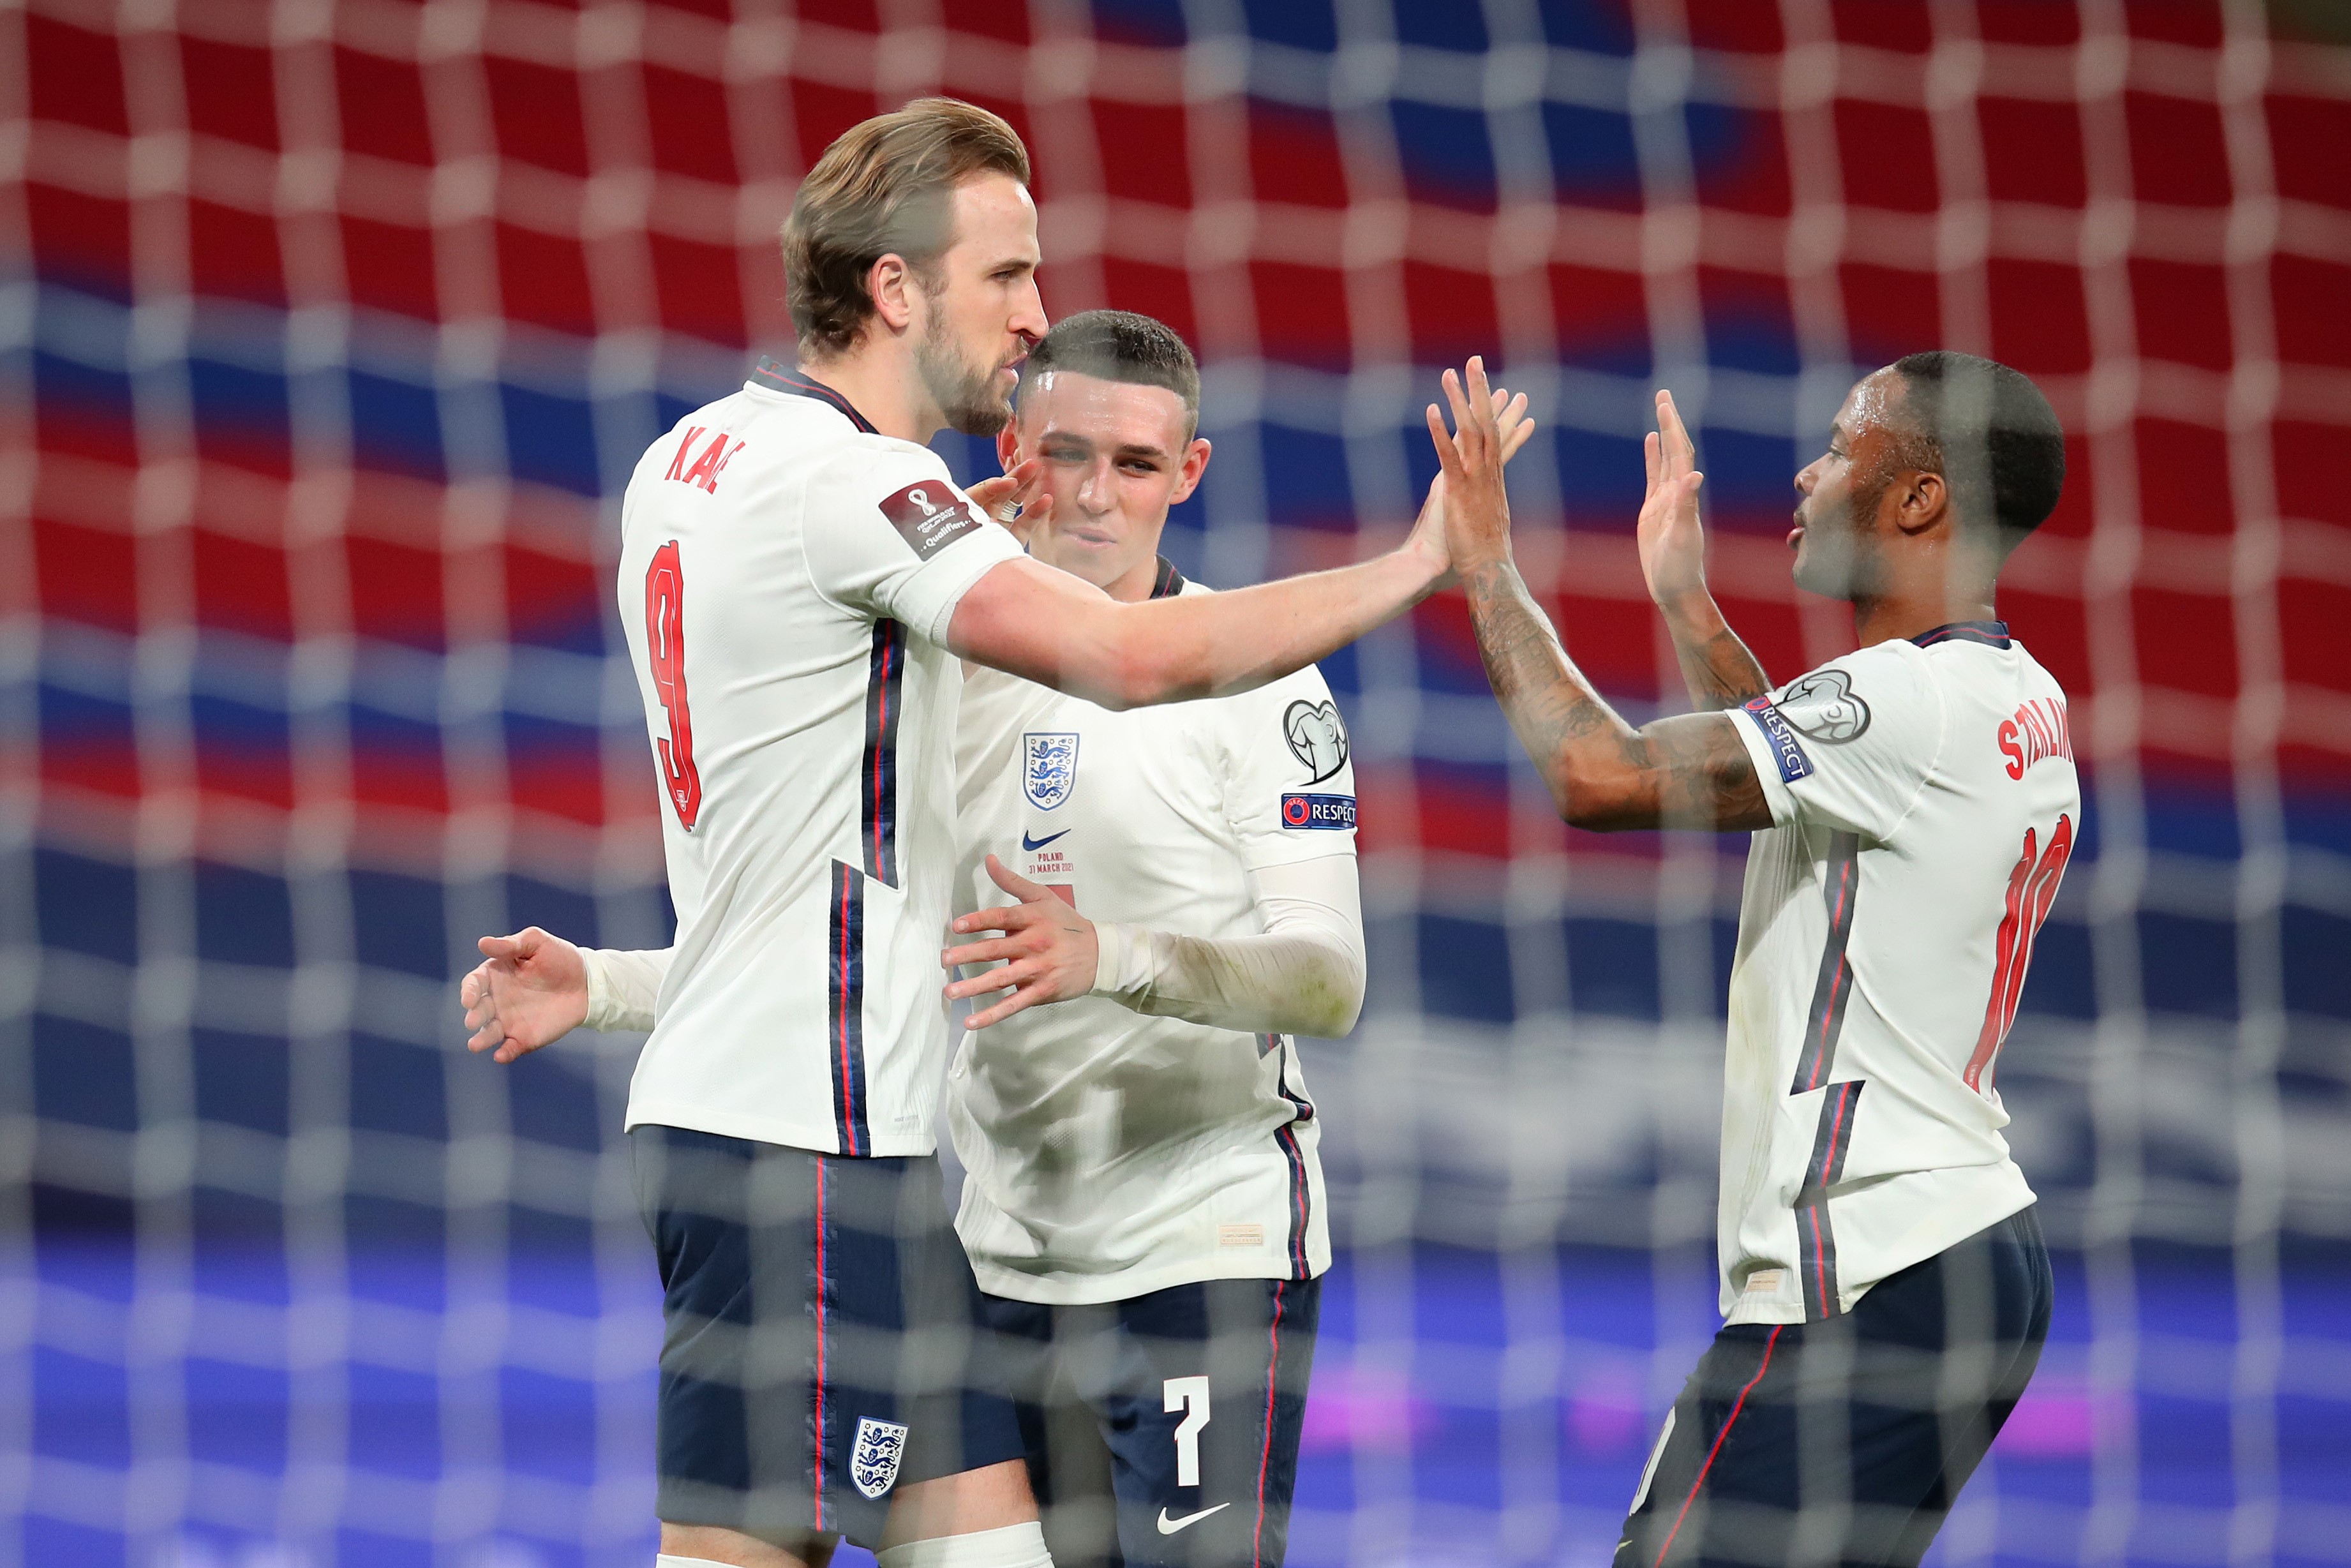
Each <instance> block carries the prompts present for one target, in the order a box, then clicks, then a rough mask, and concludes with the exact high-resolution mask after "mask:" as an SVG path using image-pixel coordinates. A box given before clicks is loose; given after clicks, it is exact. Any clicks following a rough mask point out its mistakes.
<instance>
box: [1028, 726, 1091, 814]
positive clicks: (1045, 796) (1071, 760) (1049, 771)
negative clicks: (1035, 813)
mask: <svg viewBox="0 0 2351 1568" xmlns="http://www.w3.org/2000/svg"><path fill="white" fill-rule="evenodd" d="M1020 739H1021V763H1020V790H1021V793H1022V794H1024V795H1027V796H1028V797H1029V804H1030V805H1032V806H1034V807H1036V808H1037V810H1040V811H1050V810H1052V809H1053V808H1054V807H1056V806H1058V805H1060V804H1061V802H1062V801H1064V800H1068V799H1069V798H1070V792H1071V790H1073V789H1076V788H1077V787H1078V737H1076V736H1075V735H1073V734H1067V733H1058V734H1057V733H1048V732H1037V731H1031V732H1030V733H1029V734H1028V735H1024V736H1022V737H1020Z"/></svg>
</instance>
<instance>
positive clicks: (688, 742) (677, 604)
mask: <svg viewBox="0 0 2351 1568" xmlns="http://www.w3.org/2000/svg"><path fill="white" fill-rule="evenodd" d="M645 662H646V663H647V664H649V665H651V666H652V668H653V693H654V695H657V696H658V697H660V698H661V706H662V711H663V712H664V713H665V714H667V715H668V716H669V737H668V738H667V739H656V740H655V741H654V742H653V750H654V751H655V752H656V753H658V754H659V755H660V758H661V775H662V791H663V793H664V794H666V795H667V796H668V797H669V803H670V805H671V806H672V808H674V810H676V812H677V820H678V824H679V826H681V827H683V828H684V829H685V831H687V832H689V833H690V832H692V831H694V823H695V818H697V817H699V816H701V815H702V775H701V773H700V772H698V771H696V769H695V766H694V715H693V712H692V710H691V709H690V708H688V706H686V699H685V573H684V570H683V569H682V568H681V567H680V566H679V565H678V559H677V541H676V540H675V539H672V540H670V541H669V543H667V544H665V545H664V546H662V548H661V549H657V550H655V551H653V564H652V565H651V566H649V567H647V568H646V569H645Z"/></svg>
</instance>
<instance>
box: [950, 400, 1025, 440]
mask: <svg viewBox="0 0 2351 1568" xmlns="http://www.w3.org/2000/svg"><path fill="white" fill-rule="evenodd" d="M1010 423H1012V402H1011V400H1010V399H1009V398H1006V399H1004V400H1002V401H997V400H995V399H991V398H974V399H973V400H972V401H971V402H967V403H966V404H964V405H963V406H962V407H960V408H953V409H949V410H948V411H947V428H949V429H950V430H953V431H954V432H955V433H956V434H958V435H977V436H979V437H981V438H982V439H983V440H989V441H992V440H994V439H995V438H996V437H997V435H998V434H1000V433H1001V432H1002V431H1003V430H1004V428H1005V427H1006V426H1007V425H1008V424H1010Z"/></svg>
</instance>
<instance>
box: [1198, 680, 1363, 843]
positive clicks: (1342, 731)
mask: <svg viewBox="0 0 2351 1568" xmlns="http://www.w3.org/2000/svg"><path fill="white" fill-rule="evenodd" d="M1218 706H1221V707H1224V708H1226V709H1227V710H1228V711H1227V712H1226V713H1225V714H1224V715H1222V717H1223V719H1224V723H1223V726H1222V728H1221V733H1220V736H1219V745H1220V747H1221V750H1222V752H1223V761H1224V768H1225V813H1226V818H1227V820H1228V822H1229V823H1230V824H1231V827H1232V831H1233V834H1234V837H1235V840H1236V841H1237V845H1238V850H1239V852H1240V861H1241V864H1242V865H1244V866H1246V867H1247V868H1248V869H1249V870H1250V871H1259V870H1262V869H1264V868H1265V867H1267V866H1275V865H1290V864H1293V863H1295V862H1299V861H1310V860H1319V859H1321V858H1322V857H1323V856H1325V855H1353V853H1354V852H1355V769H1354V764H1353V756H1352V753H1351V751H1350V749H1349V747H1348V742H1347V721H1346V720H1345V719H1344V718H1343V717H1342V716H1340V713H1339V705H1338V704H1337V703H1336V702H1334V701H1332V697H1331V688H1330V686H1329V685H1325V684H1324V682H1323V679H1322V673H1321V672H1320V671H1318V670H1316V669H1314V668H1312V667H1311V666H1309V667H1308V668H1306V669H1303V670H1301V671H1299V672H1298V673H1297V674H1294V675H1290V676H1289V677H1287V678H1285V679H1283V680H1279V681H1274V682H1271V683H1270V684H1268V685H1263V686H1260V687H1259V688H1258V689H1257V690H1256V691H1253V692H1249V693H1247V694H1245V695H1241V696H1238V697H1228V698H1226V699H1225V700H1224V701H1223V702H1222V703H1221V704H1219V705H1218Z"/></svg>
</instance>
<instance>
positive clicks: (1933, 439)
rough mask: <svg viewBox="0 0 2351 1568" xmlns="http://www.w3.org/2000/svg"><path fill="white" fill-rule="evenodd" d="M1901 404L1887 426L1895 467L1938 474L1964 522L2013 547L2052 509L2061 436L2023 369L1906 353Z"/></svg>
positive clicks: (1945, 353) (1946, 353)
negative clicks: (1896, 455)
mask: <svg viewBox="0 0 2351 1568" xmlns="http://www.w3.org/2000/svg"><path fill="white" fill-rule="evenodd" d="M1894 372H1895V373H1896V375H1898V376H1900V377H1901V378H1902V386H1903V395H1902V402H1901V406H1900V407H1899V408H1897V409H1895V410H1893V411H1891V413H1890V416H1889V420H1888V423H1890V424H1891V425H1892V426H1893V427H1894V429H1895V430H1896V432H1897V434H1899V435H1900V436H1902V437H1904V438H1906V439H1904V441H1903V442H1902V448H1901V453H1900V456H1901V460H1902V461H1903V462H1905V463H1906V464H1908V465H1910V466H1913V467H1916V468H1918V469H1921V470H1924V471H1926V472H1928V473H1935V474H1940V475H1941V476H1943V481H1944V483H1945V484H1947V485H1949V486H1950V489H1951V505H1952V507H1953V509H1954V510H1955V511H1956V512H1957V513H1958V514H1959V519H1960V521H1961V522H1962V523H1968V524H1973V525H1976V526H1979V527H1980V526H1983V525H1986V524H1989V525H1991V527H1992V528H1994V529H1996V530H1997V532H1998V535H1999V539H2000V543H2001V549H2003V551H2005V550H2008V549H2014V548H2015V547H2016V546H2017V544H2018V543H2019V542H2021V541H2022V539H2023V538H2024V536H2025V535H2027V534H2029V533H2031V532H2032V530H2033V529H2035V528H2039V527H2040V526H2041V524H2042V522H2043V520H2044V519H2045V518H2047V517H2048V516H2049V514H2050V513H2051V512H2053V511H2054V510H2055V509H2056V507H2057V497H2058V493H2059V492H2060V491H2062V490H2063V489H2064V487H2065V429H2064V426H2063V425H2061V424H2059V423H2057V411H2056V410H2055V409H2053V408H2051V407H2050V406H2049V400H2048V399H2047V398H2045V397H2043V396H2042V395H2041V389H2040V388H2039V387H2037V386H2034V385H2033V384H2032V378H2031V377H2029V376H2027V375H2025V374H2024V373H2023V372H2022V371H2014V370H2011V369H2010V368H2009V367H2008V366H2006V365H2003V364H2001V363H1998V362H1997V361H1992V360H1985V359H1979V358H1978V357H1977V356H1975V355H1973V354H1962V353H1959V352H1956V351H1954V350H1949V349H1936V350H1931V351H1929V352H1927V353H1923V354H1905V355H1903V356H1902V358H1900V359H1898V360H1896V361H1894Z"/></svg>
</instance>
